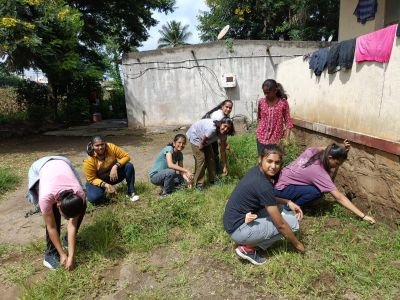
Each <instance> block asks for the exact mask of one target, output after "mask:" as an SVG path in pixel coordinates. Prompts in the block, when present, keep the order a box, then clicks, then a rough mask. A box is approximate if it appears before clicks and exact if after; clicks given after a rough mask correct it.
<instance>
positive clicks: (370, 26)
mask: <svg viewBox="0 0 400 300" xmlns="http://www.w3.org/2000/svg"><path fill="white" fill-rule="evenodd" d="M358 1H359V0H340V18H339V38H338V41H344V40H348V39H352V38H355V37H357V36H359V35H363V34H366V33H368V32H371V31H375V30H378V29H381V28H383V27H384V24H385V23H384V19H385V10H386V9H385V8H386V0H378V9H377V12H376V14H375V19H374V20H371V21H368V22H366V23H365V24H361V23H358V22H357V16H355V15H354V14H353V13H354V10H355V9H356V7H357V4H358ZM396 1H398V0H396Z"/></svg>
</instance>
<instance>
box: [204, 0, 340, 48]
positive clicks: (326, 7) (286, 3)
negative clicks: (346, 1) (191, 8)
mask: <svg viewBox="0 0 400 300" xmlns="http://www.w3.org/2000/svg"><path fill="white" fill-rule="evenodd" d="M207 5H208V6H209V7H210V11H209V12H202V13H201V14H200V15H199V17H198V18H199V21H200V25H199V26H198V29H199V30H200V32H201V35H200V37H201V39H202V40H203V41H213V40H215V39H216V37H217V34H218V32H219V31H220V30H221V29H222V28H223V27H224V26H225V25H227V24H229V25H230V30H229V32H228V34H227V37H231V38H235V39H256V40H260V39H261V40H265V39H278V38H280V37H284V38H285V39H291V40H320V39H321V37H322V36H325V37H328V36H329V35H331V34H332V35H333V36H334V37H337V31H338V24H339V0H264V1H260V0H244V1H243V0H207Z"/></svg>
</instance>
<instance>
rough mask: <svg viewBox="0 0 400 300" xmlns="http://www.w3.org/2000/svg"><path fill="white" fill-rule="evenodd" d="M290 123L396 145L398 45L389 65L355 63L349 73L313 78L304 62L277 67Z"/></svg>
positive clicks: (399, 128) (399, 131)
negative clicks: (295, 121)
mask: <svg viewBox="0 0 400 300" xmlns="http://www.w3.org/2000/svg"><path fill="white" fill-rule="evenodd" d="M276 78H277V80H278V81H279V82H282V83H283V84H284V86H285V88H286V90H287V92H288V93H289V95H290V97H289V104H290V107H291V112H292V116H293V117H294V118H297V119H300V120H305V121H307V122H311V123H318V124H324V125H328V126H330V127H333V128H340V129H342V130H344V131H351V132H355V133H360V134H364V135H368V136H373V137H377V138H380V139H384V140H389V141H394V142H400V118H399V113H398V112H399V111H400V101H399V99H400V85H399V84H398V83H399V82H400V39H398V38H396V40H395V42H394V44H393V50H392V54H391V58H390V61H389V63H388V64H381V63H377V62H363V63H360V64H357V63H354V64H353V67H352V69H351V70H348V71H339V72H337V73H334V74H328V72H327V71H326V70H325V71H324V72H323V73H322V74H321V76H320V77H316V76H315V75H314V73H313V72H312V71H311V70H309V68H308V61H304V60H303V59H302V58H294V59H291V60H288V61H284V62H282V63H281V64H279V68H278V70H277V77H276Z"/></svg>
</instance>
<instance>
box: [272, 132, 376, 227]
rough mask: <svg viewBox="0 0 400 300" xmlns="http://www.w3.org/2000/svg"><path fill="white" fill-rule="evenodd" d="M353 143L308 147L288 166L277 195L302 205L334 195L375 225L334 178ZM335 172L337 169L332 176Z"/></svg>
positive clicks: (281, 177)
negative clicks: (326, 195) (340, 189)
mask: <svg viewBox="0 0 400 300" xmlns="http://www.w3.org/2000/svg"><path fill="white" fill-rule="evenodd" d="M349 150H350V143H349V142H348V141H347V140H345V141H344V146H343V147H341V146H339V145H337V144H335V143H333V144H331V145H329V146H328V147H326V148H324V147H314V148H308V149H307V150H306V151H304V152H303V153H302V154H301V155H300V156H299V157H298V158H297V159H296V160H295V161H294V162H292V163H291V164H290V165H288V166H287V167H285V168H284V169H283V170H282V173H281V175H280V177H279V180H278V182H277V183H276V185H275V196H276V197H279V198H283V199H290V200H291V201H293V202H294V203H296V204H297V205H299V206H304V205H306V204H309V203H310V202H312V201H313V200H316V199H318V198H320V197H321V196H322V195H323V193H330V194H331V195H332V196H333V197H334V198H335V199H336V200H337V201H338V202H339V204H341V205H343V206H344V207H345V208H347V209H348V210H350V211H351V212H353V213H354V214H356V215H357V216H359V217H360V218H361V219H363V220H365V221H367V222H369V223H371V224H374V223H375V219H374V218H373V217H371V216H368V215H367V214H365V213H363V212H362V211H361V210H360V209H359V208H358V207H357V206H355V205H354V204H353V203H352V202H351V201H350V200H349V199H348V198H347V197H346V196H345V195H344V194H343V193H341V192H339V191H338V189H337V187H336V185H335V184H334V183H333V179H334V177H335V176H336V173H337V170H338V168H339V166H340V165H341V164H342V163H343V162H344V161H345V160H346V159H347V153H348V151H349ZM331 170H334V171H333V173H332V175H331Z"/></svg>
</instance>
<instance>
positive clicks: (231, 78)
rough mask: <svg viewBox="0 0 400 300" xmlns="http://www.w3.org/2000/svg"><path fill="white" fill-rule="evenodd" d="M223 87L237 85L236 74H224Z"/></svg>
mask: <svg viewBox="0 0 400 300" xmlns="http://www.w3.org/2000/svg"><path fill="white" fill-rule="evenodd" d="M222 87H224V88H234V87H236V75H234V74H231V73H226V74H224V75H222Z"/></svg>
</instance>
